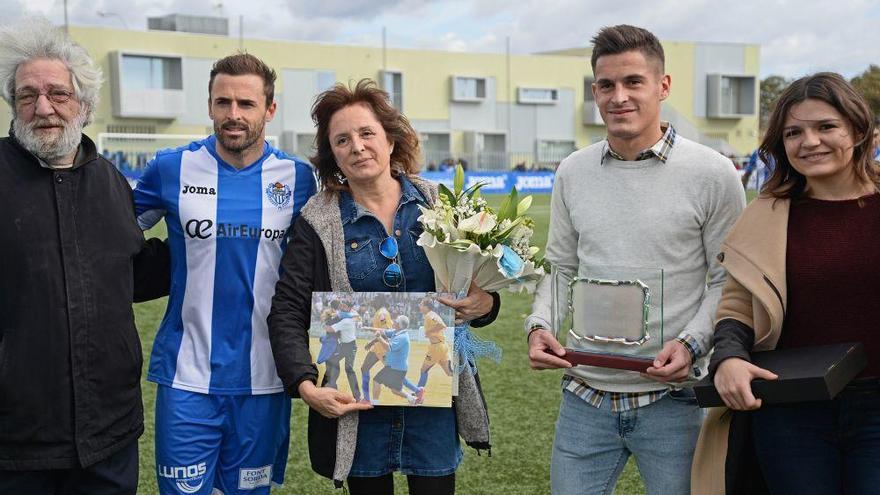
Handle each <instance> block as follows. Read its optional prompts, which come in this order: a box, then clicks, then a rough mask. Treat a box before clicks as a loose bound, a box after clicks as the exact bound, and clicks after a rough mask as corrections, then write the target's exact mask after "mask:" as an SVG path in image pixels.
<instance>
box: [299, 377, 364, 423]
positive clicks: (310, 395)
mask: <svg viewBox="0 0 880 495" xmlns="http://www.w3.org/2000/svg"><path fill="white" fill-rule="evenodd" d="M299 396H300V397H302V399H303V400H304V401H305V402H306V404H308V405H309V407H311V408H312V409H314V410H315V411H318V412H319V413H320V414H321V416H324V417H326V418H338V417H339V416H342V415H344V414H347V413H349V412H351V411H362V410H365V409H372V408H373V406H372V404H362V403H360V402H355V400H354V397H352V396H351V395H350V394H344V393H342V392H340V391H338V390H336V389H335V388H330V387H316V386H315V384H314V383H312V382H310V381H308V380H306V381H304V382H302V383H300V384H299Z"/></svg>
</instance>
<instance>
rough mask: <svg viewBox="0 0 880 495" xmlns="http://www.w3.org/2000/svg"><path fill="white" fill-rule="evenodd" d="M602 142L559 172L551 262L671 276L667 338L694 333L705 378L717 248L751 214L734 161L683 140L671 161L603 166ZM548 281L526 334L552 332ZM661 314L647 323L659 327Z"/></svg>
mask: <svg viewBox="0 0 880 495" xmlns="http://www.w3.org/2000/svg"><path fill="white" fill-rule="evenodd" d="M605 145H606V142H605V141H602V142H599V143H596V144H593V145H592V146H589V147H587V148H585V149H582V150H579V151H576V152H574V153H572V154H571V155H570V156H569V157H568V158H566V159H565V160H564V161H563V162H562V163H561V164H560V165H559V169H558V170H557V172H556V181H555V183H554V185H553V194H552V199H551V204H550V232H549V236H548V239H547V252H546V258H547V260H548V261H549V262H550V263H551V264H553V265H554V266H560V267H565V268H568V269H572V270H575V271H576V270H577V268H578V266H580V265H584V264H586V265H595V266H625V267H655V268H662V269H663V270H664V292H663V300H664V301H663V302H664V306H663V309H664V317H663V324H664V328H663V333H664V335H663V339H664V341H668V340H671V339H674V338H676V337H682V338H684V337H685V336H687V335H689V336H691V337H693V338H694V339H695V340H696V342H697V343H698V347H699V349H698V351H699V353H700V355H699V359H698V361H697V363H696V364H697V365H698V366H699V367H700V368H701V369H703V370H704V371H705V365H706V354H708V351H709V350H710V348H711V345H712V344H711V342H712V327H713V319H714V315H715V308H716V306H717V305H718V300H719V298H720V296H721V287H722V285H723V283H724V279H725V272H724V269H723V268H722V267H721V265H720V264H719V263H718V261H717V260H716V259H715V256H716V254H717V253H718V251H719V245H720V244H721V241H722V240H723V239H724V236H725V235H726V234H727V230H728V229H729V228H730V227H731V226H732V225H733V223H734V221H735V220H736V218H737V217H738V216H739V214H740V212H741V211H742V209H743V207H744V206H745V195H744V193H743V188H742V184H741V183H740V181H739V177H738V176H737V173H736V170H735V169H734V167H733V164H731V162H730V160H728V159H727V158H725V157H723V156H721V155H720V154H718V153H717V152H715V151H713V150H711V149H709V148H707V147H705V146H702V145H700V144H697V143H694V142H692V141H690V140H688V139H685V138H682V137H681V136H677V137H676V140H675V143H674V145H673V147H672V149H671V150H670V155H669V156H668V158H667V160H666V162H665V163H664V162H661V161H660V160H659V159H658V158H656V157H655V158H650V159H648V160H641V161H631V162H630V161H620V160H616V159H614V158H612V157H611V156H610V155H608V156H606V157H605V160H604V163H602V162H601V153H602V151H603V149H604V146H605ZM551 299H552V298H551V292H550V277H545V279H544V280H543V281H542V282H541V284H539V286H538V289H537V291H536V294H535V302H534V306H533V308H532V315H530V316H529V317H528V318H527V319H526V329H528V328H530V327H531V326H532V325H533V324H541V325H542V326H544V327H545V328H548V329H552V322H553V319H552V317H551ZM659 319H660V315H659V312H657V311H654V312H652V314H651V315H650V320H649V321H650V324H651V325H652V326H656V325H657V324H658V323H659ZM568 373H569V374H571V375H574V376H577V377H580V378H582V379H584V380H586V382H587V383H588V384H589V385H590V386H591V387H593V388H597V389H600V390H608V391H614V392H647V391H651V390H660V389H662V388H664V387H665V385H663V384H661V383H659V382H656V381H654V380H650V379H648V378H644V377H642V376H641V375H639V374H638V373H635V372H632V371H621V370H614V369H607V368H596V367H588V366H577V367H575V368H571V369H570V370H568Z"/></svg>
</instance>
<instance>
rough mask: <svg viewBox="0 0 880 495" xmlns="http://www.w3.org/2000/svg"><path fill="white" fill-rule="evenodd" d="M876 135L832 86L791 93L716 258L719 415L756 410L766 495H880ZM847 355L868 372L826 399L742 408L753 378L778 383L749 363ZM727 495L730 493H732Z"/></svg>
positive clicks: (838, 84) (869, 120) (843, 89)
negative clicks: (759, 178) (820, 349)
mask: <svg viewBox="0 0 880 495" xmlns="http://www.w3.org/2000/svg"><path fill="white" fill-rule="evenodd" d="M873 132H874V118H873V115H872V113H871V110H870V109H869V108H868V106H867V104H866V103H865V101H864V99H863V98H862V97H861V96H860V95H859V94H858V93H857V92H856V91H855V90H854V89H853V88H852V86H850V85H849V83H847V82H846V81H845V80H844V79H843V78H842V77H840V76H839V75H837V74H833V73H818V74H814V75H811V76H807V77H804V78H801V79H799V80H797V81H795V82H793V83H792V84H791V85H790V86H789V87H788V88H787V89H786V90H785V92H784V93H783V94H782V95H781V96H780V98H779V101H778V102H777V105H776V108H775V110H774V112H773V114H772V116H771V117H770V122H769V127H768V130H767V133H766V135H765V138H764V141H763V142H762V143H761V148H760V149H761V154H762V155H763V157H764V160H765V161H768V158H772V159H775V161H776V164H777V165H776V169H775V170H774V172H773V175H772V176H771V178H770V180H769V181H768V182H767V184H766V185H765V187H764V189H763V190H762V194H761V197H759V198H758V199H756V200H755V201H754V202H753V204H752V205H750V206H749V208H747V209H746V211H745V212H744V213H743V215H742V217H741V219H740V220H739V221H738V222H737V224H736V225H735V226H734V227H733V228H732V229H731V232H730V234H729V235H728V238H727V240H726V241H725V244H724V245H722V249H723V253H722V254H721V255H719V257H720V258H726V259H723V260H722V263H724V265H725V267H726V268H727V269H728V271H729V274H730V277H729V279H728V284H727V286H726V287H725V290H724V293H723V295H722V300H721V302H720V304H719V310H718V322H717V325H716V329H715V330H716V333H715V346H716V350H715V354H714V355H713V358H712V361H711V363H710V372H712V373H714V380H715V386H716V388H717V389H718V391H719V393H720V395H721V397H722V398H723V400H724V402H725V404H726V405H727V406H728V407H729V408H731V409H735V410H740V411H753V412H752V413H751V414H750V416H751V421H750V426H751V438H750V440H751V441H752V442H753V445H754V453H755V455H756V457H755V458H756V459H757V464H758V465H759V466H760V471H761V473H762V474H763V478H764V481H766V488H767V489H768V490H769V492H770V493H780V494H789V493H797V494H812V493H816V494H833V493H847V494H851V493H877V490H878V486H880V380H878V377H880V324H878V323H880V300H878V298H877V290H876V286H877V283H878V282H880V194H878V192H877V191H878V184H880V172H878V165H877V163H876V162H874V160H873V145H872V139H871V138H872V135H873ZM843 342H862V343H863V344H864V345H865V348H866V350H867V353H868V361H869V364H868V367H867V368H866V369H865V370H864V371H863V372H862V374H861V375H860V376H859V377H858V378H857V379H856V380H855V381H854V382H853V383H851V384H850V385H849V386H848V387H847V388H846V389H845V390H844V391H843V392H841V393H840V395H838V397H836V398H835V399H833V400H831V401H822V402H801V403H794V404H779V405H769V404H765V405H763V406H762V404H761V400H760V399H756V398H755V397H754V396H753V395H752V392H751V386H750V382H751V381H752V380H753V379H755V378H762V379H774V378H776V377H775V375H773V373H771V372H769V371H767V370H764V369H761V368H758V367H756V366H754V365H752V364H751V363H750V359H749V355H750V351H753V350H764V349H773V348H776V349H781V348H795V347H803V346H815V345H822V344H833V343H843ZM732 443H733V442H732ZM728 454H730V451H728ZM741 455H742V453H741ZM729 475H730V469H729V466H728V476H729ZM731 487H732V485H731V483H730V480H728V483H727V490H726V491H727V492H728V493H730V492H731V491H736V490H733V489H732V488H731ZM752 489H754V488H752Z"/></svg>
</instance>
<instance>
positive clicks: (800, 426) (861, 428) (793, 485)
mask: <svg viewBox="0 0 880 495" xmlns="http://www.w3.org/2000/svg"><path fill="white" fill-rule="evenodd" d="M752 433H753V435H754V440H755V451H756V453H757V455H758V462H759V463H760V465H761V471H762V472H763V473H764V479H765V480H766V481H767V487H768V488H769V489H770V493H774V494H776V493H797V494H798V495H810V494H825V493H846V494H873V493H877V490H878V487H880V381H878V380H876V379H875V380H873V381H872V382H868V383H865V382H857V383H856V384H853V385H850V386H848V387H847V388H845V389H844V390H843V391H842V392H841V393H840V395H838V396H837V398H835V399H834V400H830V401H822V402H801V403H796V404H777V405H765V406H764V407H762V408H761V409H759V410H757V411H755V412H754V413H752Z"/></svg>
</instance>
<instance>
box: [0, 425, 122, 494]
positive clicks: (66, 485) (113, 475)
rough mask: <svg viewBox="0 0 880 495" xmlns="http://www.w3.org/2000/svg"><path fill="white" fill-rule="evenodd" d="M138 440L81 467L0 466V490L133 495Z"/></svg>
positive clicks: (28, 492)
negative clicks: (29, 468) (7, 468)
mask: <svg viewBox="0 0 880 495" xmlns="http://www.w3.org/2000/svg"><path fill="white" fill-rule="evenodd" d="M137 485H138V442H137V439H135V440H133V441H132V442H131V443H130V444H129V445H126V446H125V447H124V448H123V449H122V450H120V451H119V452H116V453H115V454H113V455H111V456H110V457H108V458H106V459H104V460H103V461H100V462H98V463H96V464H92V465H91V466H89V467H85V468H71V469H46V470H37V471H2V470H0V493H3V494H6V493H9V494H13V493H14V494H16V495H135V494H136V493H137Z"/></svg>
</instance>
